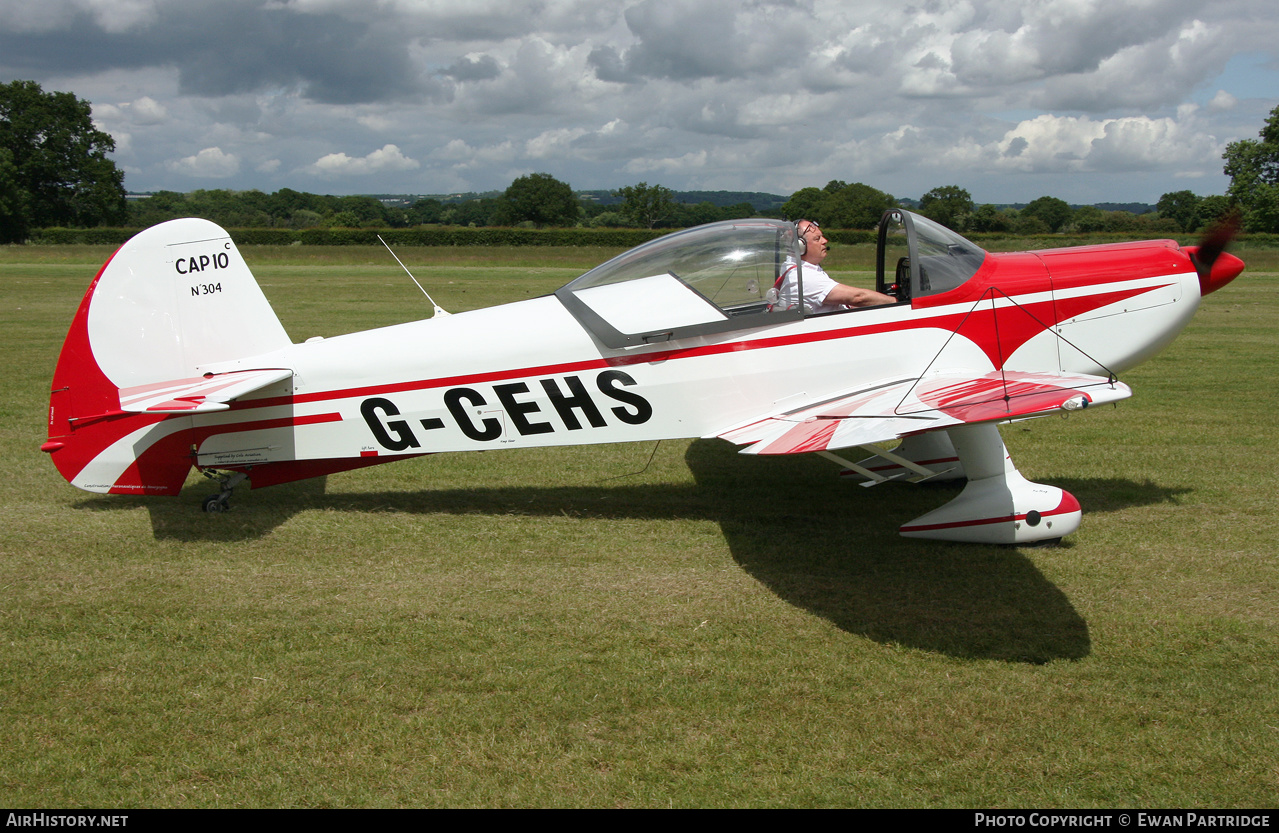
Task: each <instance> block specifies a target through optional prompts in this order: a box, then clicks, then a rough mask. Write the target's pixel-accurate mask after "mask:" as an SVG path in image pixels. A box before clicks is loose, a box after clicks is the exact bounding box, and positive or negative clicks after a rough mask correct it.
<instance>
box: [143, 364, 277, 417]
mask: <svg viewBox="0 0 1279 833" xmlns="http://www.w3.org/2000/svg"><path fill="white" fill-rule="evenodd" d="M291 378H293V371H292V370H288V369H285V368H269V369H266V370H237V371H234V372H231V373H216V374H209V375H207V376H199V377H196V378H194V379H175V380H173V381H169V382H156V383H153V384H150V385H138V386H136V387H131V388H120V410H122V411H129V412H132V413H140V414H142V413H145V414H203V413H209V412H211V411H225V410H227V409H228V408H230V407H231V406H230V405H228V404H227V403H228V402H230V401H232V400H233V399H236V398H238V397H241V396H244V395H245V394H247V393H252V392H253V391H255V390H259V389H261V388H265V387H267V386H268V385H273V384H275V383H276V382H282V381H284V380H285V379H291Z"/></svg>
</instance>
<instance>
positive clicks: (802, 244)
mask: <svg viewBox="0 0 1279 833" xmlns="http://www.w3.org/2000/svg"><path fill="white" fill-rule="evenodd" d="M800 223H808V228H806V229H804V231H800V230H799V224H800ZM810 228H821V226H819V225H817V224H816V223H814V222H813V221H812V220H796V221H795V238H796V239H797V240H798V241H799V254H800V257H803V256H804V255H806V254H808V241H807V240H806V239H805V238H804V234H805V233H806V232H807V231H808V229H810Z"/></svg>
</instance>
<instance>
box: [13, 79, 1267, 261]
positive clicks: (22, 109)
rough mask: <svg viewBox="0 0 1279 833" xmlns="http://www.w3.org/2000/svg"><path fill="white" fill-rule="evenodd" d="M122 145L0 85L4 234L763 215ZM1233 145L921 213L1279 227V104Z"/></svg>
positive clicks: (1097, 227) (85, 118) (661, 190)
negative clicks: (1152, 204)
mask: <svg viewBox="0 0 1279 833" xmlns="http://www.w3.org/2000/svg"><path fill="white" fill-rule="evenodd" d="M114 149H115V143H114V140H112V138H111V137H110V136H109V135H108V134H106V133H103V132H101V131H99V130H97V129H96V128H95V127H94V126H93V123H92V118H91V111H90V106H89V103H88V102H87V101H84V100H82V99H78V98H76V97H75V96H74V95H73V94H71V93H64V92H53V93H46V92H44V91H43V90H42V89H41V88H40V86H39V85H38V84H36V83H35V82H34V81H14V82H12V83H10V84H3V85H0V243H11V242H21V241H23V240H25V239H27V237H28V236H29V234H30V232H31V231H32V230H33V229H38V228H45V227H54V226H63V227H70V228H89V227H95V226H105V225H116V226H120V225H124V226H130V227H145V226H150V225H154V224H156V223H159V222H163V221H165V220H170V219H174V218H176V217H203V218H205V219H208V220H212V221H213V222H216V223H218V224H220V225H223V226H227V227H231V228H292V229H309V228H357V229H358V228H413V227H418V226H430V225H443V226H471V227H485V226H515V227H529V228H545V227H559V228H565V227H569V228H571V227H595V228H646V229H662V228H685V227H688V226H695V225H700V224H703V223H709V222H715V221H717V220H732V219H743V218H746V217H752V216H755V215H756V209H755V206H754V205H752V203H750V202H741V203H738V204H736V205H730V206H717V205H715V204H713V203H711V202H710V201H701V202H699V203H697V204H690V203H685V202H680V201H678V200H676V198H675V193H674V192H673V191H672V190H671V189H669V188H666V187H665V186H662V185H650V184H648V183H647V182H640V183H638V184H636V185H629V186H626V187H623V188H619V189H617V190H615V191H612V192H611V193H610V196H611V198H612V199H611V200H610V201H609V202H604V201H602V200H598V199H582V198H581V197H580V196H579V195H578V194H576V193H575V192H574V191H573V189H572V187H571V186H570V185H569V184H568V183H566V182H562V181H560V180H558V179H556V178H555V177H553V176H551V175H550V174H546V173H534V174H529V175H528V176H522V177H519V178H517V179H516V180H515V181H514V182H512V183H511V185H510V186H509V187H508V188H507V189H506V190H505V191H503V192H501V193H499V194H495V195H492V196H482V197H478V198H475V199H464V200H458V201H454V200H447V199H446V200H440V199H434V198H423V199H419V200H417V201H416V202H413V203H411V204H408V205H388V204H387V203H384V202H383V201H382V200H379V199H377V198H375V197H370V196H322V195H318V194H308V193H303V192H300V191H294V190H292V189H289V188H284V189H281V190H279V191H276V192H275V193H273V194H266V193H263V192H261V191H256V190H249V191H230V190H198V191H191V192H188V193H178V192H175V191H160V192H158V193H154V194H151V195H149V196H148V197H146V198H144V199H133V200H127V199H126V195H125V191H124V175H123V173H122V172H121V171H119V170H118V169H117V168H116V167H115V164H114V163H113V162H112V161H111V160H110V159H108V158H107V156H106V154H107V153H109V152H111V151H112V150H114ZM1223 159H1224V160H1225V163H1226V164H1225V168H1224V170H1225V173H1226V174H1227V175H1229V176H1230V177H1231V185H1230V188H1229V189H1228V191H1227V193H1226V194H1224V195H1220V196H1208V197H1200V196H1198V195H1196V194H1194V193H1193V192H1191V191H1176V192H1172V193H1167V194H1164V195H1163V196H1162V197H1160V199H1159V202H1158V204H1157V205H1156V210H1155V211H1154V212H1151V213H1148V214H1140V215H1138V214H1133V213H1131V212H1128V211H1104V210H1102V209H1100V208H1097V207H1095V206H1084V207H1081V208H1072V207H1071V206H1070V205H1068V204H1067V203H1066V202H1065V201H1064V200H1060V199H1058V198H1056V197H1051V196H1043V197H1040V198H1038V199H1036V200H1034V201H1033V202H1031V203H1029V204H1028V205H1026V206H1024V207H1022V208H1020V209H1013V208H1006V207H1004V208H1001V207H997V206H994V205H990V204H983V205H978V204H976V203H975V202H974V200H973V199H972V196H971V195H970V194H969V193H968V191H966V190H964V189H963V188H961V187H959V186H958V185H943V186H939V187H936V188H933V189H932V190H930V191H928V192H927V193H926V194H924V195H923V197H922V198H920V200H919V201H918V206H917V207H918V210H919V211H920V212H921V213H922V214H924V215H925V216H928V217H930V218H932V219H934V220H937V221H938V222H940V223H942V224H943V225H946V226H949V227H950V228H953V229H955V230H956V231H959V232H963V233H968V232H995V233H999V232H1003V233H1013V234H1018V235H1026V234H1047V233H1059V232H1080V233H1088V232H1120V233H1124V232H1138V233H1160V232H1164V233H1167V232H1172V233H1176V232H1194V231H1197V230H1199V229H1202V228H1203V227H1205V226H1207V225H1208V224H1210V223H1212V222H1214V221H1215V220H1216V219H1218V218H1219V217H1221V216H1223V215H1224V214H1226V213H1227V212H1230V211H1238V212H1239V213H1240V215H1241V217H1242V223H1243V226H1244V228H1245V230H1248V231H1257V232H1279V107H1275V108H1274V110H1272V111H1271V113H1270V116H1269V118H1268V119H1267V120H1266V123H1265V126H1264V127H1263V128H1262V130H1261V133H1260V138H1259V139H1257V140H1252V139H1247V140H1242V141H1238V142H1232V143H1230V144H1229V145H1228V146H1227V148H1226V151H1225V154H1224V155H1223ZM901 202H906V201H899V200H898V199H896V198H895V197H893V196H892V195H891V194H888V193H886V192H883V191H880V190H878V189H876V188H873V187H871V186H869V185H865V184H863V183H860V182H854V183H847V182H843V181H841V180H831V181H830V182H828V183H827V184H826V185H825V186H824V187H822V188H817V187H808V188H802V189H800V190H799V191H796V192H795V193H794V194H792V195H791V196H790V198H789V199H788V200H786V202H785V203H784V204H783V205H782V206H781V208H780V210H779V212H775V213H780V214H781V215H782V216H783V217H785V218H787V219H792V220H797V219H801V218H805V219H809V220H813V221H815V222H817V223H819V224H820V225H823V226H825V227H827V228H832V229H833V228H846V229H870V228H874V227H875V225H876V224H877V223H878V221H879V218H880V216H881V215H882V214H883V212H884V210H885V209H887V208H894V207H897V206H898V205H899V204H900V203H901Z"/></svg>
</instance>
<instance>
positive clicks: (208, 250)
mask: <svg viewBox="0 0 1279 833" xmlns="http://www.w3.org/2000/svg"><path fill="white" fill-rule="evenodd" d="M289 344H290V341H289V338H288V335H287V334H286V333H285V332H284V327H283V326H282V325H281V324H280V321H279V319H278V318H277V317H276V315H275V312H274V311H273V310H272V309H271V306H270V304H269V303H268V302H267V300H266V296H264V295H263V294H262V290H261V289H260V288H259V287H258V285H257V281H256V280H254V278H253V274H252V273H251V272H250V271H249V268H248V266H247V265H246V264H245V262H244V259H243V258H242V257H241V256H240V253H239V251H238V250H237V249H236V247H235V244H234V243H233V242H232V241H231V237H230V235H228V234H227V232H226V231H224V230H223V229H222V228H220V227H219V226H217V225H216V224H214V223H210V222H208V221H207V220H197V219H185V220H173V221H170V222H167V223H162V224H160V225H158V226H154V227H152V228H149V229H147V230H146V231H143V232H141V233H140V234H138V235H136V236H134V237H133V238H132V239H131V240H129V241H128V242H127V243H125V244H124V245H123V246H121V247H120V249H119V250H118V251H117V252H116V253H115V254H114V255H112V257H111V258H110V259H108V260H107V262H106V263H105V264H104V265H103V266H102V269H101V270H100V271H99V272H98V275H97V277H96V278H94V280H93V283H92V284H91V285H90V286H89V289H88V291H87V292H86V293H85V295H84V299H83V300H82V301H81V302H80V307H79V309H78V310H77V311H76V314H75V318H74V319H73V320H72V323H71V330H70V331H69V332H68V333H67V338H66V341H65V342H64V343H63V345H62V353H61V354H60V355H59V357H58V365H57V369H56V370H55V371H54V377H53V389H52V393H51V395H50V400H49V441H48V442H46V443H45V444H44V446H43V449H44V450H45V451H47V452H49V453H50V454H51V455H52V457H53V461H54V464H55V465H56V466H57V468H58V470H59V471H60V472H61V473H62V475H63V476H64V477H65V478H66V479H67V480H68V481H69V482H71V483H72V484H73V485H75V486H78V487H79V488H81V489H85V490H88V491H92V492H101V493H111V494H165V495H174V494H177V493H178V490H179V489H181V487H182V483H183V481H184V480H185V479H186V474H187V472H188V471H189V470H190V467H191V462H192V456H191V454H190V452H189V449H190V436H189V429H190V428H191V425H192V420H191V417H190V415H189V414H174V413H171V412H161V413H157V412H154V411H152V412H146V413H138V412H136V411H134V410H125V409H122V408H121V397H120V391H121V389H125V388H127V389H136V388H141V387H142V386H148V385H155V384H156V383H159V382H164V381H167V380H174V379H190V378H192V377H199V376H201V375H202V374H203V372H204V370H203V368H204V367H205V366H207V365H209V364H212V363H215V362H224V361H231V360H235V359H240V358H247V357H249V356H255V355H259V354H263V353H270V352H272V351H274V350H279V349H282V348H284V347H287V346H288V345H289Z"/></svg>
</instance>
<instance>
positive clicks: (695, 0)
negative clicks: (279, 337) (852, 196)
mask: <svg viewBox="0 0 1279 833" xmlns="http://www.w3.org/2000/svg"><path fill="white" fill-rule="evenodd" d="M18 79H24V80H34V81H37V82H39V83H40V84H41V85H42V86H43V88H44V89H45V90H46V91H52V90H58V91H69V92H72V93H75V94H76V95H77V96H79V97H80V98H83V99H86V100H88V101H89V102H91V103H92V105H93V114H94V120H95V123H96V124H97V125H98V127H99V128H100V129H102V130H104V131H106V132H107V133H109V134H111V136H112V137H113V138H114V140H115V143H116V150H115V152H114V154H112V158H113V159H114V160H115V162H116V164H117V165H118V166H119V167H120V168H121V169H123V170H124V172H125V187H126V188H128V189H129V190H131V191H154V190H160V189H168V190H174V191H190V190H194V189H197V188H229V189H236V190H242V189H250V188H256V189H260V190H263V191H267V192H272V191H276V190H278V189H280V188H292V189H295V190H298V191H309V192H314V193H324V194H377V193H394V194H447V193H456V192H466V191H488V190H501V189H504V188H506V187H507V186H508V185H509V184H510V183H511V181H512V180H514V179H515V178H517V177H519V176H523V175H525V174H529V173H534V172H544V173H549V174H551V175H553V176H555V177H557V178H559V179H561V180H563V181H565V182H567V183H569V184H570V185H572V186H573V188H575V189H579V190H589V189H615V188H620V187H622V186H626V185H634V184H636V183H639V182H647V183H649V184H660V185H664V186H666V187H668V188H672V189H674V190H715V191H718V190H734V191H763V192H769V193H775V194H782V195H787V194H790V193H792V192H794V191H796V190H798V189H800V188H804V187H808V186H817V187H821V186H823V185H825V184H826V183H827V182H829V181H830V180H835V179H838V180H843V181H845V182H864V183H866V184H868V185H871V186H873V187H875V188H878V189H880V190H882V191H886V192H888V193H890V194H892V195H894V196H896V197H915V198H917V197H919V196H921V195H922V194H923V193H925V192H926V191H928V190H929V189H931V188H935V187H938V186H942V185H958V186H960V187H962V188H965V189H967V190H968V191H969V193H970V194H971V195H972V197H973V199H974V200H975V201H976V202H978V203H986V202H990V203H1019V202H1029V201H1030V200H1033V199H1035V198H1037V197H1040V196H1045V195H1048V196H1054V197H1059V198H1061V199H1064V200H1066V201H1067V202H1070V203H1075V204H1091V203H1097V202H1147V203H1154V202H1155V201H1157V200H1158V199H1159V197H1160V196H1161V195H1162V194H1164V193H1168V192H1171V191H1181V190H1190V191H1193V192H1195V193H1197V194H1200V195H1203V196H1206V195H1209V194H1220V193H1224V192H1225V189H1226V187H1227V186H1228V185H1229V180H1228V179H1227V178H1226V177H1225V176H1224V175H1223V174H1222V160H1221V154H1222V152H1223V151H1224V149H1225V146H1226V144H1227V143H1228V142H1231V141H1235V140H1238V139H1255V138H1256V137H1257V134H1258V132H1259V131H1260V130H1261V127H1262V125H1263V124H1264V122H1265V119H1266V117H1267V116H1268V114H1269V113H1270V111H1271V110H1272V109H1273V108H1274V107H1275V106H1276V105H1279V4H1276V3H1274V2H1273V0H1211V2H1208V1H1207V0H1202V2H1192V0H1025V2H1023V3H1018V4H1013V3H1009V2H1007V0H922V2H915V0H858V2H849V0H837V1H835V2H831V1H828V0H448V2H444V0H200V1H199V2H191V0H39V2H33V1H32V0H0V82H8V81H12V80H18Z"/></svg>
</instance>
